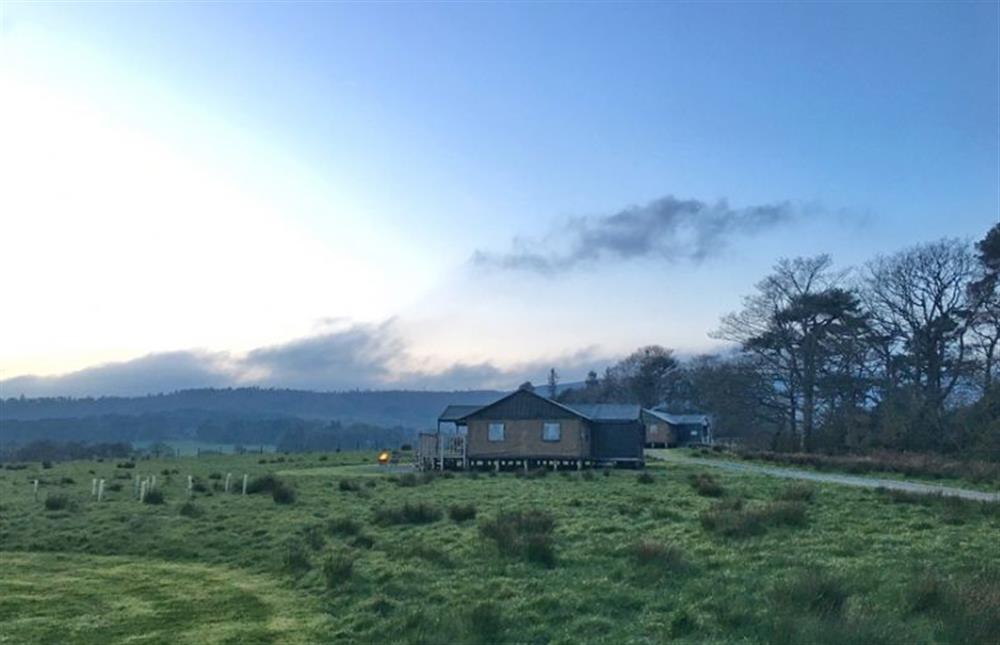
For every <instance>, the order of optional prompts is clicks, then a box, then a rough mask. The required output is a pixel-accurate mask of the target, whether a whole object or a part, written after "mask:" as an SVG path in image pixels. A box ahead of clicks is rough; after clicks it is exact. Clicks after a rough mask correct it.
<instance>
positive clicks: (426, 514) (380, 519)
mask: <svg viewBox="0 0 1000 645" xmlns="http://www.w3.org/2000/svg"><path fill="white" fill-rule="evenodd" d="M439 519H441V511H440V510H438V509H437V508H435V507H433V506H431V505H430V504H427V503H424V502H418V503H410V502H407V503H405V504H403V505H402V506H397V507H391V508H380V509H377V510H376V511H375V523H376V524H382V525H389V524H430V523H431V522H436V521H438V520H439Z"/></svg>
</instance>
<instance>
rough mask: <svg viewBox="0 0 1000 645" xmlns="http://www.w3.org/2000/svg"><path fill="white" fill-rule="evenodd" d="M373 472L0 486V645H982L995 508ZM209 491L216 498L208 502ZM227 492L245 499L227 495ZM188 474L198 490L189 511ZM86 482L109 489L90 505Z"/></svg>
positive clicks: (309, 466) (234, 468)
mask: <svg viewBox="0 0 1000 645" xmlns="http://www.w3.org/2000/svg"><path fill="white" fill-rule="evenodd" d="M262 461H263V462H264V463H261V462H262ZM373 461H374V456H373V455H370V454H359V453H341V454H336V455H333V454H331V455H296V456H287V457H285V456H279V455H263V456H261V455H244V456H210V457H201V458H175V459H164V460H152V461H138V462H136V463H135V465H134V467H132V468H125V467H119V464H120V463H121V462H110V461H106V462H103V463H98V462H74V463H69V464H56V465H54V466H53V467H52V468H48V469H43V468H41V466H40V465H39V464H29V465H28V467H27V468H26V469H23V470H10V469H5V470H0V549H2V551H0V558H2V562H0V571H2V572H3V573H2V575H0V642H3V643H47V642H63V643H108V642H120V643H124V642H130V643H131V642H136V643H161V642H162V643H166V642H171V643H172V642H231V643H257V642H260V643H267V642H275V643H278V642H280V643H284V642H365V643H367V642H427V643H475V642H532V643H535V642H537V643H545V642H554V643H575V642H650V643H659V642H715V643H732V642H738V643H859V644H860V643H865V644H868V643H906V644H910V643H963V644H966V643H968V644H975V643H996V642H997V634H1000V539H998V536H1000V508H997V505H984V504H979V503H974V502H961V501H958V500H948V499H936V498H919V497H915V496H912V495H905V494H898V495H894V494H888V493H884V492H879V491H873V490H863V489H854V488H840V487H835V486H817V487H806V486H803V485H801V484H793V483H789V482H787V481H781V480H777V479H771V478H766V477H758V476H752V475H737V474H729V473H717V472H711V473H710V472H708V470H707V469H701V468H697V467H680V466H669V467H667V466H664V465H653V466H652V467H650V468H648V469H647V471H646V474H645V475H639V474H637V473H636V472H634V471H624V470H623V471H611V472H609V473H607V475H605V474H604V473H602V472H593V473H578V472H571V473H558V474H557V473H547V474H545V475H544V476H543V475H542V474H541V473H533V474H531V475H530V476H524V475H523V474H521V475H515V474H513V473H501V474H499V475H491V474H486V473H481V474H477V475H468V474H454V475H450V476H444V477H442V476H437V477H423V476H421V475H419V474H418V475H412V474H406V473H401V472H393V473H387V472H384V471H380V470H379V469H378V467H375V466H371V465H370V464H372V463H373ZM137 473H139V474H140V475H142V476H149V475H153V474H156V475H157V478H158V488H159V489H160V490H161V491H162V493H163V496H164V500H163V503H162V504H142V503H140V502H138V501H137V500H135V499H134V498H133V496H132V490H133V488H132V486H133V484H132V481H133V478H134V476H135V475H136V474H137ZM226 473H233V479H234V482H235V483H234V486H233V488H234V490H235V491H236V493H230V494H227V493H224V492H222V491H221V487H222V482H223V481H224V478H225V475H226ZM243 473H248V474H249V475H250V477H251V478H259V479H256V482H255V483H254V484H253V485H252V486H251V490H260V491H261V492H256V493H253V494H250V495H247V496H245V497H244V496H242V495H240V494H239V489H240V486H239V480H240V478H241V477H242V474H243ZM189 474H191V475H194V476H195V478H196V484H197V486H196V487H197V488H198V489H199V490H201V491H202V492H195V494H194V499H193V500H191V501H189V500H188V497H187V494H186V486H187V476H188V475H189ZM268 474H273V475H275V476H276V477H277V480H274V479H266V478H264V477H263V476H265V475H268ZM93 477H101V478H104V479H105V480H106V484H107V485H108V487H109V490H108V492H107V494H106V499H105V501H103V502H100V503H98V502H97V501H96V500H94V499H93V498H92V497H91V494H90V493H91V479H92V478H93ZM36 478H37V479H39V480H40V482H41V483H40V487H39V493H38V498H37V500H36V499H35V497H34V495H33V491H32V481H33V480H34V479H36ZM116 484H120V485H121V489H120V490H114V488H117V486H115V485H116ZM289 491H291V492H289ZM48 498H52V500H53V501H49V502H47V501H46V500H47V499H48ZM290 498H294V499H290ZM276 499H278V500H281V502H283V503H279V502H278V501H275V500H276ZM47 505H48V506H51V507H54V509H52V510H50V509H48V508H47Z"/></svg>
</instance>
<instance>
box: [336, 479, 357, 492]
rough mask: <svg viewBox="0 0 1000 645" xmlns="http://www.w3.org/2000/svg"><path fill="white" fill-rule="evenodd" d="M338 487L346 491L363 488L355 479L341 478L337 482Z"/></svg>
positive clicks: (355, 490)
mask: <svg viewBox="0 0 1000 645" xmlns="http://www.w3.org/2000/svg"><path fill="white" fill-rule="evenodd" d="M337 488H339V489H340V490H342V491H344V492H357V491H359V490H361V485H360V484H358V482H356V481H354V480H353V479H341V480H340V481H339V482H337Z"/></svg>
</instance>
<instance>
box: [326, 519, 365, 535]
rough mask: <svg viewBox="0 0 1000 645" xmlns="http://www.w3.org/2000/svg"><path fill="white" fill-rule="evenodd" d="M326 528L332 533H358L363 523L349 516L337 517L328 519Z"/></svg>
mask: <svg viewBox="0 0 1000 645" xmlns="http://www.w3.org/2000/svg"><path fill="white" fill-rule="evenodd" d="M326 530H327V532H328V533H329V534H330V535H357V534H358V533H360V532H361V525H360V524H358V523H357V522H355V521H354V520H353V519H351V518H349V517H335V518H333V519H331V520H328V521H327V523H326Z"/></svg>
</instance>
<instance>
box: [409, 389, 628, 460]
mask: <svg viewBox="0 0 1000 645" xmlns="http://www.w3.org/2000/svg"><path fill="white" fill-rule="evenodd" d="M468 407H470V406H448V408H447V409H446V410H445V411H444V412H443V413H442V415H441V417H440V418H439V419H438V432H437V433H435V434H422V435H421V436H420V441H419V442H418V456H417V460H418V465H419V466H421V467H422V468H439V469H444V468H452V467H461V468H470V467H479V468H495V469H497V470H500V469H508V468H524V469H530V468H539V467H552V468H556V469H558V468H582V467H583V466H587V465H603V464H609V465H610V464H614V465H631V466H636V467H641V466H642V465H643V464H644V458H643V452H642V451H643V444H644V437H645V434H644V429H643V426H642V422H641V419H640V408H639V406H637V405H586V406H585V405H576V406H569V405H564V404H561V403H558V402H556V401H553V400H551V399H548V398H546V397H544V396H541V395H539V394H536V393H534V392H532V391H530V390H518V391H516V392H513V393H511V394H508V395H507V396H504V397H503V398H501V399H499V400H497V401H494V402H493V403H490V404H488V405H484V406H478V407H476V406H471V407H472V408H473V409H471V410H469V409H460V408H468Z"/></svg>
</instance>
